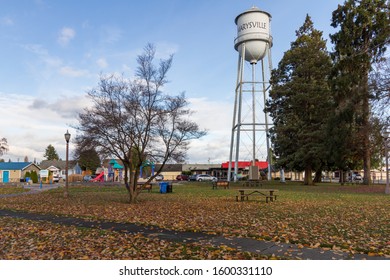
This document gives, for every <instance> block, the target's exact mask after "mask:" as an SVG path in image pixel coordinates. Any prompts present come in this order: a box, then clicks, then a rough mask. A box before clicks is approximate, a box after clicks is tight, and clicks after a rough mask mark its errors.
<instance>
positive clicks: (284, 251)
mask: <svg viewBox="0 0 390 280" xmlns="http://www.w3.org/2000/svg"><path fill="white" fill-rule="evenodd" d="M2 216H5V217H13V218H22V219H28V220H34V221H45V222H51V223H55V224H61V225H67V226H71V225H72V226H77V227H86V228H94V229H97V228H99V229H103V230H112V231H118V232H125V233H141V234H143V235H145V236H148V237H150V238H159V239H162V240H167V241H172V242H184V243H194V242H196V243H208V244H211V245H213V246H220V245H224V246H228V247H231V248H234V249H237V250H240V251H246V252H251V253H257V254H262V255H274V256H278V257H285V258H296V259H304V260H364V259H367V260H390V258H386V257H381V256H368V255H365V254H356V255H353V256H351V255H349V254H348V253H346V252H341V251H332V250H323V249H321V248H314V249H311V248H305V247H303V248H299V247H298V246H297V245H294V244H283V243H275V242H269V241H261V240H255V239H250V238H239V237H223V236H219V235H210V234H206V233H200V232H180V231H173V230H167V229H162V228H158V227H148V226H140V225H136V224H131V223H116V222H105V221H87V220H84V219H81V218H75V217H61V216H55V215H47V214H35V213H28V212H19V211H18V212H16V211H11V210H0V217H2Z"/></svg>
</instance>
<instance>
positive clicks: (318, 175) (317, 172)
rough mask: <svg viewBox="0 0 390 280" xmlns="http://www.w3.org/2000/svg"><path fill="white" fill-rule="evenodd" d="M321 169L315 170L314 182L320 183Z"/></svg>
mask: <svg viewBox="0 0 390 280" xmlns="http://www.w3.org/2000/svg"><path fill="white" fill-rule="evenodd" d="M321 177H322V170H321V169H320V170H317V171H316V175H315V177H314V183H321Z"/></svg>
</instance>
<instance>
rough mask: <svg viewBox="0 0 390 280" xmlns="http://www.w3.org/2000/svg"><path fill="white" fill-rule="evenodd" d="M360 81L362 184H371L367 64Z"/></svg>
mask: <svg viewBox="0 0 390 280" xmlns="http://www.w3.org/2000/svg"><path fill="white" fill-rule="evenodd" d="M364 68H365V69H364V70H363V78H362V80H361V82H362V87H361V89H362V91H363V92H362V97H363V104H362V106H363V108H362V113H363V116H362V118H363V119H362V130H363V131H362V132H363V135H362V136H363V169H364V178H363V184H364V185H370V184H371V176H370V175H371V149H370V148H371V145H370V134H371V128H370V102H369V90H368V72H369V65H367V67H364Z"/></svg>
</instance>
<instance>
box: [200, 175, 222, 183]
mask: <svg viewBox="0 0 390 280" xmlns="http://www.w3.org/2000/svg"><path fill="white" fill-rule="evenodd" d="M196 181H198V182H202V181H213V182H217V181H218V178H217V177H214V176H211V175H208V174H199V175H197V176H196Z"/></svg>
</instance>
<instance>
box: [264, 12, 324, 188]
mask: <svg viewBox="0 0 390 280" xmlns="http://www.w3.org/2000/svg"><path fill="white" fill-rule="evenodd" d="M296 36H297V39H296V40H295V41H294V42H292V43H291V48H290V50H288V51H287V52H285V53H284V56H283V58H282V60H281V61H280V62H279V65H278V68H277V69H275V70H274V71H273V72H272V77H271V85H272V90H271V91H270V99H269V100H268V104H267V111H268V112H269V113H270V115H271V117H272V119H273V122H274V127H273V128H272V129H271V131H270V132H271V139H272V142H273V147H274V150H275V154H276V156H277V157H278V164H279V165H281V166H283V167H285V168H287V169H291V170H297V171H305V184H307V185H311V184H313V181H312V172H313V171H320V170H321V169H322V167H323V166H324V164H325V163H326V155H327V154H326V145H325V142H324V139H325V134H326V123H327V120H328V116H329V112H330V109H329V108H330V107H331V104H332V103H331V95H330V92H329V86H328V77H329V74H330V70H331V60H330V57H329V55H328V52H327V50H326V41H325V40H323V38H322V32H321V31H319V30H316V29H315V28H314V27H313V22H312V20H311V18H310V16H309V15H307V16H306V19H305V22H304V24H303V25H302V27H300V28H299V30H298V31H296Z"/></svg>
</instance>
